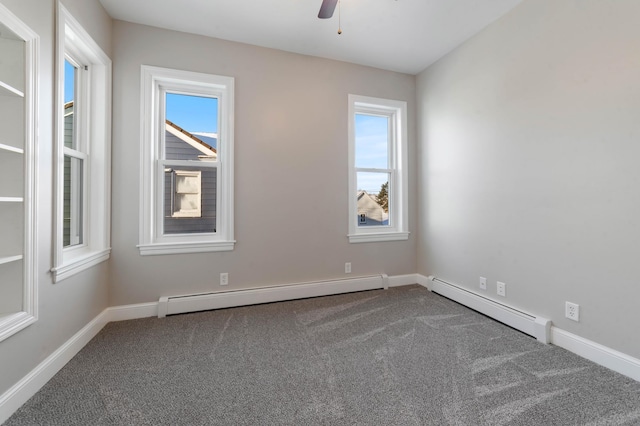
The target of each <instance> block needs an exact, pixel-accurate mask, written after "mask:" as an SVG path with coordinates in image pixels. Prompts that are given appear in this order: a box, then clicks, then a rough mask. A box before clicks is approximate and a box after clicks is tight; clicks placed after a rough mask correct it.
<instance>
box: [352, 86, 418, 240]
mask: <svg viewBox="0 0 640 426" xmlns="http://www.w3.org/2000/svg"><path fill="white" fill-rule="evenodd" d="M406 116H407V104H406V102H402V101H392V100H386V99H377V98H369V97H365V96H356V95H349V241H350V242H352V243H363V242H373V241H396V240H406V239H408V237H409V232H408V230H407V170H406V163H407V142H406V134H407V131H406V128H407V124H406Z"/></svg>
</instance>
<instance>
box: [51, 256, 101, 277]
mask: <svg viewBox="0 0 640 426" xmlns="http://www.w3.org/2000/svg"><path fill="white" fill-rule="evenodd" d="M110 254H111V248H106V249H103V250H99V251H92V252H89V253H87V254H84V255H81V256H78V257H75V258H73V259H70V260H69V261H68V262H66V263H64V264H63V265H60V266H56V267H55V268H52V269H51V272H53V282H54V283H58V282H60V281H62V280H65V279H67V278H69V277H72V276H74V275H75V274H77V273H80V272H82V271H84V270H86V269H89V268H91V267H92V266H95V265H97V264H98V263H101V262H104V261H105V260H107V259H109V255H110Z"/></svg>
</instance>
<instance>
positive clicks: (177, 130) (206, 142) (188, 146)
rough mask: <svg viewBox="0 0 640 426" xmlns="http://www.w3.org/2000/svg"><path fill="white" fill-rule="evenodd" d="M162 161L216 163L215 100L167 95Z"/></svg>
mask: <svg viewBox="0 0 640 426" xmlns="http://www.w3.org/2000/svg"><path fill="white" fill-rule="evenodd" d="M165 100H166V104H165V108H166V112H165V114H166V120H165V158H166V159H167V160H209V161H212V160H217V158H218V153H217V146H218V99H217V98H207V97H203V96H191V95H180V94H177V93H167V95H166V98H165Z"/></svg>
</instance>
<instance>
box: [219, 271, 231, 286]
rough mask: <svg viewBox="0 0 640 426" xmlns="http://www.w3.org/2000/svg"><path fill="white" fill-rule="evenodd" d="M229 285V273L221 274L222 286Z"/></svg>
mask: <svg viewBox="0 0 640 426" xmlns="http://www.w3.org/2000/svg"><path fill="white" fill-rule="evenodd" d="M227 284H229V273H228V272H223V273H221V274H220V285H227Z"/></svg>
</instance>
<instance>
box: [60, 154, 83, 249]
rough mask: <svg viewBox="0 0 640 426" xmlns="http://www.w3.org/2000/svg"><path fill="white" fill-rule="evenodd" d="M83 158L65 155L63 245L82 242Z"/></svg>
mask: <svg viewBox="0 0 640 426" xmlns="http://www.w3.org/2000/svg"><path fill="white" fill-rule="evenodd" d="M82 167H83V164H82V160H80V159H78V158H75V157H70V156H68V155H65V156H64V194H63V209H64V211H63V218H64V219H63V226H62V237H63V238H62V246H63V247H69V246H74V245H78V244H82V238H83V236H82V214H83V212H82V210H83V209H82V205H83V204H82V203H83V200H82V185H83V183H82Z"/></svg>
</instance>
